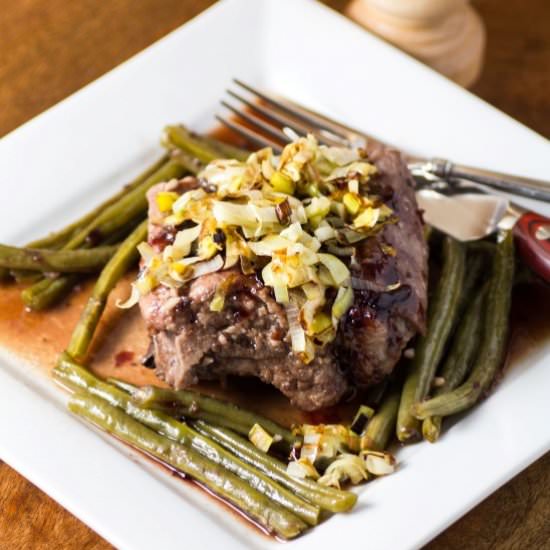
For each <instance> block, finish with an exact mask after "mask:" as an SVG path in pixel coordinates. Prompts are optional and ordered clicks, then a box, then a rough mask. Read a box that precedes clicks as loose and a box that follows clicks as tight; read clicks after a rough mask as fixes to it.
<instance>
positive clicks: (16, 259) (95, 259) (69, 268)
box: [0, 244, 117, 273]
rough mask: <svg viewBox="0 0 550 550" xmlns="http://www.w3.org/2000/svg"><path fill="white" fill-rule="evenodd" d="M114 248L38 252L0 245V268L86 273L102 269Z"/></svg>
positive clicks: (32, 249)
mask: <svg viewBox="0 0 550 550" xmlns="http://www.w3.org/2000/svg"><path fill="white" fill-rule="evenodd" d="M116 249H117V247H116V246H99V247H97V248H90V249H87V250H86V249H84V250H40V249H35V248H17V247H15V246H6V245H3V244H0V267H7V268H10V269H25V270H33V271H45V272H58V273H88V272H93V271H97V270H98V269H100V268H102V267H103V266H104V265H105V264H106V263H107V262H108V261H109V258H110V257H111V256H112V255H113V253H114V252H115V250H116Z"/></svg>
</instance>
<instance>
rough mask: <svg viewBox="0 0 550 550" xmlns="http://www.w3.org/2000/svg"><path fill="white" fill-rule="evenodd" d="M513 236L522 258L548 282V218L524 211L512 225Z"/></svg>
mask: <svg viewBox="0 0 550 550" xmlns="http://www.w3.org/2000/svg"><path fill="white" fill-rule="evenodd" d="M514 237H515V238H516V245H517V249H518V252H519V254H520V256H521V258H522V260H523V261H524V262H525V263H526V264H527V265H528V266H529V267H530V268H531V269H532V270H533V271H534V272H535V273H536V274H537V275H539V276H540V277H542V278H543V279H544V280H545V281H546V282H547V283H550V218H546V217H544V216H541V215H540V214H535V213H534V212H526V213H525V214H523V215H522V216H521V217H520V218H519V219H518V221H517V222H516V224H515V225H514Z"/></svg>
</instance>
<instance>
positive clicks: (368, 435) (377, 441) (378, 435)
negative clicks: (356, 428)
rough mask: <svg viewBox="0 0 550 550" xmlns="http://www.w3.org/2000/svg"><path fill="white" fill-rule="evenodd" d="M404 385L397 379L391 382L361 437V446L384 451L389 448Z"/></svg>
mask: <svg viewBox="0 0 550 550" xmlns="http://www.w3.org/2000/svg"><path fill="white" fill-rule="evenodd" d="M402 386H403V385H402V384H401V383H399V382H398V381H397V380H394V381H392V382H391V384H390V387H389V389H388V390H387V392H386V394H385V395H384V398H383V399H382V401H381V403H380V406H379V407H378V408H377V409H376V413H375V414H374V416H373V417H372V418H371V419H370V420H369V423H368V424H367V429H366V430H365V433H364V434H363V436H362V437H361V447H363V448H365V449H371V450H373V451H384V450H385V449H386V448H387V446H388V444H389V442H390V441H391V438H392V435H394V433H395V422H396V420H397V411H398V410H399V403H400V401H401V388H402Z"/></svg>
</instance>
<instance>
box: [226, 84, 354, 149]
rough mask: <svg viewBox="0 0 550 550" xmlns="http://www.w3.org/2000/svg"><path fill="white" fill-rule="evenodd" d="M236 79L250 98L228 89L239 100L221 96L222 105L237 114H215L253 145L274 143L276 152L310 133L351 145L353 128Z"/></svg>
mask: <svg viewBox="0 0 550 550" xmlns="http://www.w3.org/2000/svg"><path fill="white" fill-rule="evenodd" d="M233 82H234V83H235V84H236V85H237V86H238V87H239V88H241V89H242V90H244V91H245V92H246V93H247V94H248V96H250V99H248V98H246V97H244V96H243V95H242V94H241V93H236V92H234V91H233V90H227V94H228V95H229V96H230V97H231V98H232V99H233V100H236V101H237V102H238V106H235V105H234V104H233V103H228V102H227V101H226V100H222V101H221V104H222V105H223V107H225V108H226V109H227V110H229V111H230V112H231V113H232V114H233V115H234V116H233V117H232V118H231V119H228V118H227V117H223V116H220V115H217V116H216V118H217V120H218V121H219V122H221V123H222V124H223V125H224V126H226V127H227V128H229V129H231V130H232V131H234V132H236V133H237V134H239V135H240V136H242V137H244V138H245V139H246V140H247V141H248V142H249V143H250V144H251V145H254V146H255V147H271V148H272V149H273V151H274V152H275V153H280V152H281V150H282V147H283V146H284V145H285V144H287V143H289V142H290V141H293V140H295V139H296V138H297V137H299V136H305V135H307V134H308V133H309V134H313V135H314V136H315V137H316V138H317V140H318V141H319V142H320V143H324V144H325V145H339V146H349V144H350V140H349V132H350V131H351V129H348V128H346V127H344V126H342V125H339V124H337V123H335V122H334V121H331V120H330V119H325V118H324V117H321V116H319V115H317V114H315V113H312V112H311V111H308V110H307V109H306V108H304V107H302V106H300V105H297V104H295V103H291V102H290V101H288V100H282V99H279V98H277V97H276V96H274V95H273V94H269V93H267V92H263V91H259V90H258V89H256V88H253V87H252V86H250V85H249V84H245V83H244V82H242V81H240V80H237V79H234V80H233Z"/></svg>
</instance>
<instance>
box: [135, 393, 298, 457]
mask: <svg viewBox="0 0 550 550" xmlns="http://www.w3.org/2000/svg"><path fill="white" fill-rule="evenodd" d="M132 398H133V399H134V401H135V402H136V403H137V404H138V405H140V406H142V407H146V408H161V409H167V408H168V409H169V408H173V409H175V410H177V411H178V414H182V415H183V416H186V417H189V418H198V419H202V420H206V421H207V422H211V423H213V424H218V425H220V426H224V427H227V428H230V429H232V430H234V431H236V432H238V433H241V434H244V435H248V432H249V431H250V429H251V428H252V426H253V425H254V424H260V425H261V426H262V427H263V428H264V429H265V430H266V431H268V432H269V433H270V434H271V435H272V436H275V437H278V438H280V439H281V443H283V442H284V443H285V444H286V445H285V447H286V450H288V451H290V450H291V449H292V447H293V445H294V444H295V443H296V442H297V440H296V437H295V436H294V435H293V434H292V432H291V431H290V430H287V429H286V428H283V427H282V426H280V425H279V424H277V423H275V422H273V421H272V420H269V419H268V418H265V417H264V416H261V415H259V414H256V413H253V412H250V411H246V410H244V409H241V408H239V407H237V406H236V405H233V404H232V403H228V402H226V401H221V400H219V399H215V398H213V397H207V396H205V395H201V394H200V393H197V392H193V391H189V390H177V391H176V390H169V389H164V388H158V387H156V386H145V387H143V388H138V389H137V390H136V391H134V393H133V394H132Z"/></svg>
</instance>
